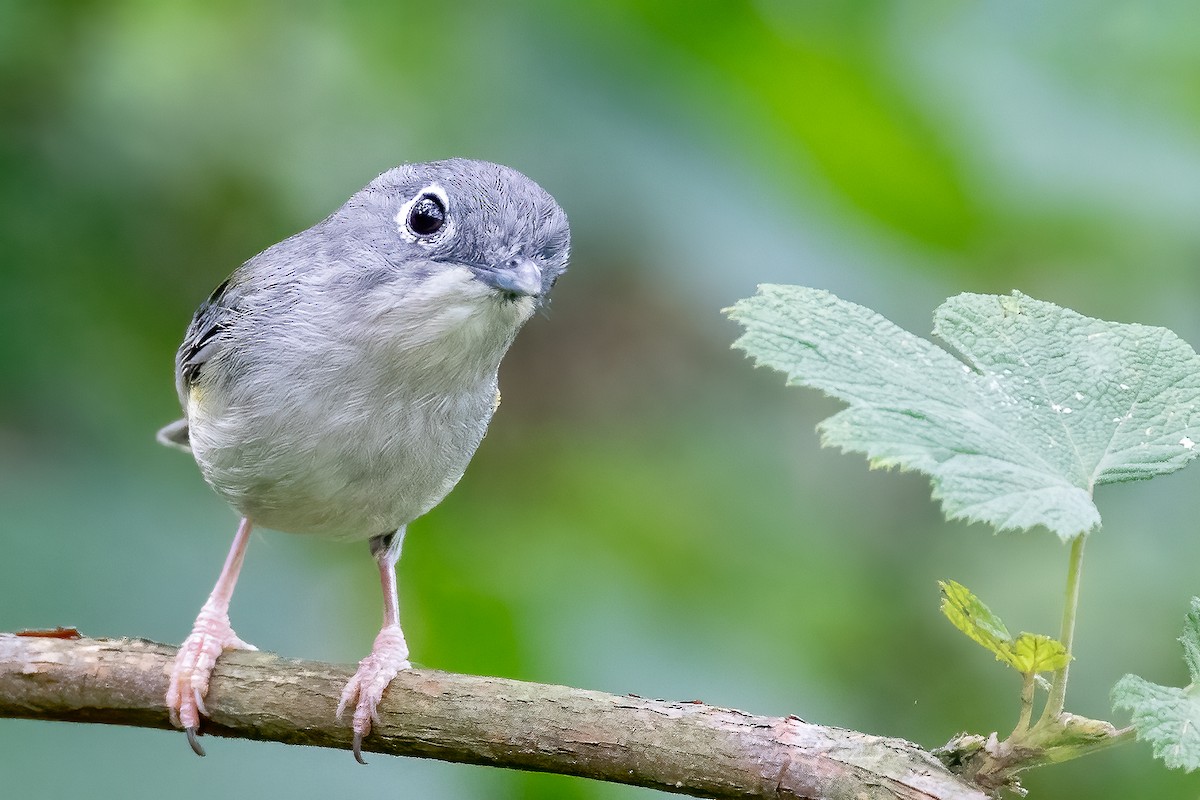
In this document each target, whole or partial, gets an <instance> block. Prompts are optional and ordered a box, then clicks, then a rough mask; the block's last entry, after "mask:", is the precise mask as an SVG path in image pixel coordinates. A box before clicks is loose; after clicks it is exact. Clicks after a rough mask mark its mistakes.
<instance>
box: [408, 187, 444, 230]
mask: <svg viewBox="0 0 1200 800" xmlns="http://www.w3.org/2000/svg"><path fill="white" fill-rule="evenodd" d="M445 224H446V206H445V204H443V202H442V198H440V197H438V196H437V195H436V194H432V193H429V194H423V195H421V196H420V197H418V198H417V199H416V200H414V201H413V204H412V206H411V207H410V208H409V209H408V229H409V230H410V231H412V232H413V233H414V234H416V235H417V236H433V235H434V234H435V233H437V232H438V231H440V230H441V229H442V226H443V225H445Z"/></svg>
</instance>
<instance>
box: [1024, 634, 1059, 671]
mask: <svg viewBox="0 0 1200 800" xmlns="http://www.w3.org/2000/svg"><path fill="white" fill-rule="evenodd" d="M1012 655H1013V660H1012V665H1013V667H1014V668H1015V669H1016V670H1017V672H1021V673H1026V672H1054V671H1055V670H1059V669H1062V668H1063V667H1065V666H1066V665H1067V663H1068V662H1070V660H1071V656H1070V654H1069V653H1067V648H1066V647H1064V646H1063V643H1062V642H1060V641H1059V640H1058V639H1053V638H1051V637H1049V636H1045V635H1043V634H1040V633H1022V634H1021V635H1020V636H1018V637H1017V640H1016V641H1015V642H1013V646H1012Z"/></svg>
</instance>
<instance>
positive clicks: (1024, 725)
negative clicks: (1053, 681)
mask: <svg viewBox="0 0 1200 800" xmlns="http://www.w3.org/2000/svg"><path fill="white" fill-rule="evenodd" d="M1036 677H1037V673H1036V672H1026V673H1024V674H1023V675H1022V676H1021V716H1020V718H1019V719H1018V720H1017V727H1016V728H1015V729H1014V730H1013V732H1012V736H1009V737H1008V738H1009V739H1013V738H1015V737H1017V736H1019V735H1020V734H1022V733H1024V732H1025V731H1027V730H1029V718H1030V717H1031V716H1033V685H1034V678H1036Z"/></svg>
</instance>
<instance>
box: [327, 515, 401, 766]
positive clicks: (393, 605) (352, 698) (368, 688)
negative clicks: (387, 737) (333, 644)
mask: <svg viewBox="0 0 1200 800" xmlns="http://www.w3.org/2000/svg"><path fill="white" fill-rule="evenodd" d="M403 541H404V528H401V529H400V530H398V531H396V532H395V533H393V534H389V535H387V536H376V537H375V538H373V539H371V555H373V556H375V563H377V564H378V565H379V580H380V583H381V584H382V586H383V628H382V629H381V630H380V631H379V635H378V636H376V637H375V644H374V646H373V647H372V648H371V654H370V655H368V656H367V657H366V658H364V659H363V660H362V661H360V662H358V671H357V672H355V673H354V677H353V678H351V679H350V682H349V683H347V684H346V688H345V689H343V690H342V700H341V702H340V703H338V707H337V715H338V718H339V719H340V718H341V716H342V712H343V711H345V710H346V708H348V707H350V706H353V707H354V721H353V728H354V758H355V759H357V760H358V763H360V764H366V763H367V762H366V761H365V760H363V756H362V740H363V737H364V736H366V735H367V734H368V733H370V732H371V722H372V720H374V721H375V722H379V711H378V707H379V701H380V700H381V699H382V698H383V690H384V689H386V688H387V685H388V684H389V683H391V681H392V678H394V677H396V673H397V672H399V671H400V670H403V669H410V668H411V667H412V665H411V664H409V663H408V644H407V643H406V642H405V641H404V633H403V632H401V630H400V597H399V595H398V594H397V592H396V561H397V560H398V559H399V558H400V545H401V543H402V542H403Z"/></svg>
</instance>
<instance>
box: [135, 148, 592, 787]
mask: <svg viewBox="0 0 1200 800" xmlns="http://www.w3.org/2000/svg"><path fill="white" fill-rule="evenodd" d="M570 238H571V237H570V227H569V225H568V221H567V216H566V214H565V213H564V212H563V210H562V208H561V207H560V206H559V205H558V203H557V202H556V201H555V200H554V198H553V197H551V195H550V194H548V193H547V192H546V191H545V190H544V189H542V188H541V187H540V186H539V185H538V184H536V183H535V182H534V181H532V180H531V179H529V178H527V177H526V176H525V175H523V174H521V173H520V172H518V171H516V170H514V169H511V168H509V167H505V166H501V165H499V164H493V163H489V162H486V161H476V160H470V159H462V158H453V159H447V160H442V161H431V162H426V163H410V164H403V165H401V166H398V167H395V168H393V169H390V170H388V171H386V172H384V173H383V174H381V175H379V176H378V177H377V178H375V179H374V180H373V181H371V182H370V183H369V184H368V185H367V186H365V187H364V188H363V189H361V190H360V191H358V192H356V193H355V194H354V195H353V196H351V197H350V199H349V200H348V201H346V203H345V204H344V205H342V206H341V208H339V209H338V210H336V211H334V212H333V213H332V214H331V215H329V216H328V217H327V218H325V219H324V220H322V221H321V222H318V223H317V224H315V225H313V226H312V227H311V228H308V229H307V230H304V231H301V232H300V233H297V234H295V235H293V236H291V237H290V238H287V239H284V240H283V241H281V242H279V243H278V244H275V245H273V246H271V247H269V248H267V249H266V250H264V251H263V252H261V253H259V254H258V255H256V256H254V257H253V258H251V259H249V260H248V261H246V262H245V263H244V264H242V265H241V266H240V267H239V268H238V269H236V270H235V271H234V272H233V273H232V275H230V277H229V278H228V279H227V280H225V281H224V282H223V283H221V284H220V285H219V286H217V288H216V289H215V290H214V291H213V292H212V294H211V295H210V296H209V297H208V299H207V300H205V301H204V302H203V303H201V304H200V306H199V308H198V309H197V310H196V312H195V314H194V316H193V317H192V321H191V324H190V325H189V327H188V328H187V332H186V334H185V336H184V339H183V343H182V344H181V345H180V347H179V349H178V352H177V354H176V358H175V384H176V390H177V392H178V395H179V400H180V404H181V405H182V408H183V418H182V419H180V420H178V421H176V422H174V423H172V424H170V425H167V426H166V427H164V428H163V429H162V430H160V431H159V432H158V440H159V441H160V442H161V443H163V444H166V445H169V446H173V447H177V448H181V449H184V450H189V451H190V452H191V454H192V456H194V458H195V460H196V463H197V465H198V466H199V468H200V473H201V475H202V476H203V478H204V480H205V481H206V482H207V483H208V484H209V486H211V487H212V489H213V490H215V492H216V494H217V495H219V496H220V497H221V498H223V499H224V500H225V501H227V502H228V503H229V505H230V506H232V507H233V509H234V510H235V511H236V512H237V513H238V514H239V515H240V517H241V522H240V523H239V525H238V527H237V531H236V533H235V535H234V538H233V543H232V545H231V547H230V550H229V554H228V556H227V558H226V560H225V564H224V567H223V568H222V570H221V572H220V575H219V577H218V579H217V582H216V584H215V586H214V587H213V590H212V592H211V593H210V595H209V597H208V599H207V600H206V601H205V603H204V604H203V606H202V608H201V610H200V613H199V614H198V615H197V617H196V620H195V623H194V625H193V627H192V631H191V633H190V634H189V635H188V636H187V638H186V639H185V640H184V641H183V644H182V645H181V646H180V649H179V651H178V654H177V656H176V658H175V662H174V665H173V668H172V670H171V675H170V681H169V687H168V690H167V694H166V698H165V702H166V706H167V708H168V711H169V715H170V718H171V721H172V723H173V724H174V725H175V726H177V727H180V728H183V729H184V730H185V731H186V732H187V737H188V741H189V743H190V744H191V747H192V749H193V750H194V751H195V752H196V753H197V754H198V755H201V756H203V755H204V749H203V747H202V746H201V744H200V742H199V740H198V738H197V736H198V732H199V727H200V719H201V717H202V716H206V715H207V713H208V712H207V709H206V708H205V705H204V698H205V696H206V695H207V693H208V687H209V681H210V677H211V675H212V672H213V668H214V665H215V664H216V661H217V659H218V658H219V657H220V655H221V653H223V652H224V651H226V650H236V649H245V650H254V649H256V648H255V647H254V646H253V645H251V644H248V643H247V642H245V641H243V640H242V639H241V638H239V637H238V636H237V634H236V633H234V631H233V628H232V626H231V623H230V619H229V605H230V599H231V597H232V595H233V591H234V586H235V584H236V583H237V579H238V573H239V571H240V570H241V566H242V562H243V560H244V558H245V555H246V549H247V544H248V541H249V537H250V532H251V530H253V529H255V528H257V527H263V528H268V529H272V530H276V531H282V532H286V533H296V534H310V535H316V536H324V537H329V538H334V539H340V540H345V541H365V542H367V543H368V545H369V549H370V552H371V555H372V557H373V558H374V560H375V562H376V564H377V566H378V568H379V576H380V585H381V587H382V591H383V608H384V614H383V624H382V626H381V628H380V631H379V634H378V636H377V637H376V638H375V641H374V644H373V645H372V648H371V652H370V653H369V654H368V655H367V656H366V657H365V658H363V659H362V660H361V661H360V662H359V664H358V668H357V670H356V672H355V674H354V676H353V677H352V678H351V679H350V681H349V683H347V684H346V687H345V689H344V690H343V692H342V695H341V698H340V702H339V704H338V709H337V716H338V718H339V719H340V718H341V717H342V716H343V714H344V712H345V711H346V710H347V709H351V710H352V719H351V727H352V729H353V753H354V757H355V759H357V760H358V761H359V762H360V763H364V764H365V763H366V761H365V760H364V758H363V756H362V744H363V739H364V738H365V737H366V736H367V735H368V734H369V733H370V731H371V725H372V721H373V720H375V721H378V719H379V718H378V705H379V702H380V700H381V698H382V696H383V691H384V689H385V688H386V687H387V685H388V683H389V682H390V681H391V680H392V678H394V677H395V676H396V674H398V673H399V672H400V671H402V670H405V669H409V668H411V664H410V662H409V660H408V656H409V651H408V645H407V643H406V642H405V639H404V634H403V631H402V629H401V626H400V618H399V601H398V596H397V587H396V571H395V567H396V562H397V560H398V559H399V557H400V551H401V545H402V544H403V541H404V536H405V531H406V529H407V526H408V525H409V523H411V522H412V521H413V520H415V519H417V518H418V517H420V516H422V515H423V514H425V513H426V512H428V511H429V510H430V509H432V508H433V507H434V506H436V505H437V504H438V503H440V502H441V501H442V500H443V499H444V498H445V497H446V495H447V494H448V493H449V492H450V490H451V489H453V488H454V486H455V484H457V483H458V481H459V479H460V478H461V477H462V475H463V473H464V471H465V470H466V468H467V464H468V462H469V461H470V460H471V457H472V456H473V455H474V453H475V450H476V448H478V446H479V444H480V442H481V440H482V439H483V437H484V434H485V433H486V431H487V428H488V424H489V422H490V420H491V418H492V415H493V414H494V413H495V411H496V409H497V408H498V406H499V404H500V393H499V388H498V377H497V373H498V369H499V366H500V361H501V359H502V358H503V356H504V355H505V353H506V352H507V351H508V349H509V346H510V345H511V344H512V342H513V340H514V338H515V337H516V335H517V332H518V331H519V330H520V329H521V327H522V326H523V325H524V324H525V322H527V321H528V320H529V319H530V317H531V316H532V315H533V314H534V312H535V311H536V310H537V309H538V308H539V307H541V306H542V305H543V304H544V303H545V301H546V298H547V295H548V294H549V292H550V289H551V288H552V287H553V286H554V284H555V282H556V281H557V280H558V278H559V277H560V276H561V275H562V274H563V272H564V271H565V270H566V268H567V262H568V260H569V256H570Z"/></svg>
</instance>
